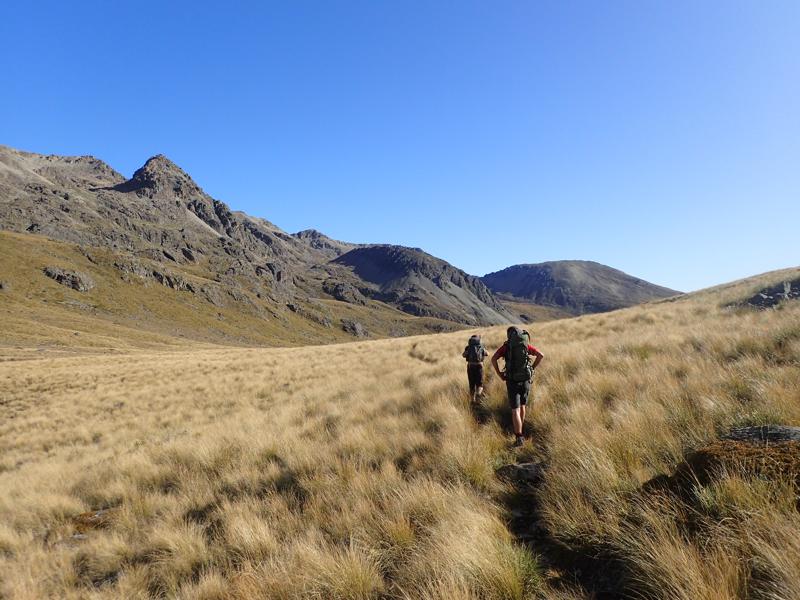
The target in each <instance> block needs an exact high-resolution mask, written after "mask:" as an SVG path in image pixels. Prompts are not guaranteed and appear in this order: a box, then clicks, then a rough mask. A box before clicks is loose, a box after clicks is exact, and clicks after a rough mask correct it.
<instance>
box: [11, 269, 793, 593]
mask: <svg viewBox="0 0 800 600" xmlns="http://www.w3.org/2000/svg"><path fill="white" fill-rule="evenodd" d="M774 277H776V276H773V278H774ZM768 279H769V277H767V278H765V279H764V280H763V281H767V280H768ZM756 283H758V282H755V281H754V282H745V283H743V284H740V285H739V286H733V287H728V288H722V289H717V290H712V291H710V292H706V293H703V294H699V295H697V296H695V297H690V298H686V299H682V300H678V301H672V302H660V303H656V304H651V305H647V306H643V307H636V308H632V309H628V310H623V311H618V312H615V313H610V314H603V315H595V316H584V317H580V318H576V319H569V320H563V321H557V322H551V323H545V324H542V325H538V326H535V327H534V328H533V330H532V333H533V337H534V343H535V344H536V345H537V346H538V347H539V348H540V349H541V350H542V351H543V352H544V353H545V361H544V362H543V363H542V366H541V368H540V370H539V372H538V373H537V376H536V381H535V385H534V400H533V405H532V409H531V411H530V413H529V414H530V416H529V419H528V428H529V431H530V433H531V434H532V438H533V443H532V445H529V446H528V447H527V448H525V449H523V450H522V452H521V453H519V454H515V452H514V451H512V449H511V448H510V447H509V437H508V433H507V429H506V428H507V423H508V415H507V409H506V404H505V398H504V388H503V386H502V383H501V382H499V381H498V380H497V378H493V377H490V378H489V380H488V382H487V393H488V398H487V401H486V404H487V407H486V410H487V411H488V413H489V415H490V416H491V417H492V418H490V419H489V420H488V422H487V423H485V424H479V423H477V422H476V420H475V419H474V417H473V416H472V414H471V412H470V410H469V406H468V397H467V390H466V389H465V387H466V381H465V379H466V377H465V373H464V365H463V359H461V358H460V352H461V350H462V349H463V345H464V342H465V340H466V337H467V334H465V333H464V332H461V333H458V334H443V335H436V336H424V337H415V338H402V339H394V340H378V341H369V342H366V341H365V342H356V343H350V344H341V345H334V346H322V347H306V348H291V349H274V348H273V349H267V348H257V349H254V348H224V347H202V348H197V349H191V348H189V349H186V348H178V349H171V350H164V351H153V350H149V351H136V350H127V351H126V352H125V353H124V354H120V355H84V356H75V357H56V358H48V357H42V358H35V359H29V360H15V361H10V362H3V363H0V406H1V407H2V411H3V417H4V418H3V420H2V424H0V597H2V598H15V599H16V598H47V597H54V598H56V597H57V598H121V597H124V598H159V597H168V598H173V597H174V598H206V599H216V598H343V599H344V598H430V599H433V598H437V599H438V598H452V599H456V598H459V599H460V598H497V599H505V598H530V597H549V598H579V597H584V594H583V592H581V590H580V589H579V588H578V587H577V586H573V585H572V582H571V580H570V576H569V574H565V575H567V576H565V577H562V578H560V579H559V577H558V575H559V573H551V572H550V571H548V572H546V573H545V572H544V570H543V569H542V567H541V566H540V563H541V562H542V561H543V560H544V561H545V562H546V560H547V557H546V556H545V557H537V556H536V552H537V549H536V548H533V549H531V548H529V547H527V546H524V545H522V544H520V543H518V542H517V541H516V540H515V539H514V538H513V536H512V534H511V533H510V532H509V530H508V528H507V526H506V514H505V509H504V507H503V503H502V501H503V500H502V499H503V498H504V497H506V495H507V494H509V493H511V490H510V489H509V488H508V487H507V486H506V484H504V483H502V482H501V481H499V480H498V478H497V477H496V476H495V469H496V468H497V467H499V466H501V465H502V464H505V463H508V462H513V461H515V460H518V459H519V458H520V457H523V458H539V459H544V460H545V461H546V467H547V468H546V471H545V475H544V479H543V482H542V484H541V486H540V488H539V491H538V495H537V502H538V505H539V507H540V512H541V517H542V519H543V523H544V525H545V527H546V529H547V534H548V535H549V536H550V537H551V538H553V539H555V540H558V541H560V542H561V543H563V544H565V545H567V546H569V547H571V548H572V549H574V550H575V551H576V552H584V553H588V554H591V553H606V554H607V555H608V556H613V557H614V558H615V559H616V560H617V561H619V562H621V563H622V564H623V565H624V568H625V572H626V575H625V577H626V580H625V584H624V585H625V586H626V588H625V589H626V591H627V592H628V593H631V594H638V595H639V596H641V597H647V598H687V599H689V598H699V599H702V598H707V599H717V598H720V599H721V598H742V597H752V598H775V599H777V598H792V597H798V596H800V586H799V585H798V583H797V581H798V577H797V573H798V569H800V544H798V542H797V540H798V539H799V537H798V533H799V532H800V528H798V525H800V517H799V516H798V512H797V504H796V497H797V488H796V485H795V482H794V481H792V480H789V479H786V480H782V479H781V478H780V477H777V478H775V477H773V478H770V477H762V476H759V475H757V474H756V475H754V474H753V473H752V472H750V471H748V470H747V469H744V468H743V469H741V470H738V471H737V470H736V469H735V468H733V467H732V468H731V469H730V470H729V471H727V472H721V473H719V476H718V477H715V478H714V479H713V480H712V481H709V482H707V483H705V484H702V485H701V484H698V485H696V486H694V487H693V488H692V489H690V490H688V492H687V494H688V496H687V497H684V498H678V497H674V496H671V495H668V494H647V493H645V492H644V491H643V486H644V484H646V483H647V482H648V481H650V480H651V479H653V478H654V477H657V476H659V475H663V474H671V473H672V472H673V471H674V470H675V468H676V466H677V465H679V464H680V463H681V462H682V460H683V457H684V455H685V454H686V453H687V452H688V451H690V450H692V449H697V448H700V447H703V446H705V445H708V444H709V443H711V442H713V441H715V440H717V439H718V437H719V436H720V434H722V433H724V432H725V431H726V430H727V429H729V428H730V427H732V426H735V425H742V424H761V423H771V422H780V423H783V424H789V425H798V424H800V395H799V393H798V392H799V391H800V369H798V366H799V365H800V307H798V305H797V303H794V304H787V305H785V306H784V307H782V308H781V309H779V310H774V311H765V312H758V311H751V310H741V309H740V310H736V309H729V308H725V307H724V304H725V303H726V302H728V301H730V300H733V299H736V298H739V297H743V296H744V295H746V294H747V293H748V292H749V291H750V288H751V287H752V286H753V285H755V284H756ZM483 334H484V341H485V342H486V343H487V346H488V347H489V348H490V349H494V348H495V347H497V346H498V345H499V343H500V342H501V341H502V339H503V337H504V330H503V328H494V329H490V330H486V331H483ZM101 509H109V511H108V512H107V513H104V517H103V518H102V519H101V524H98V526H97V527H93V528H92V527H89V528H86V530H85V531H84V533H81V534H78V536H77V537H76V536H75V534H76V531H77V530H76V525H75V516H76V515H79V514H81V513H84V512H86V511H97V510H101ZM580 583H582V584H584V585H587V583H590V582H586V581H583V582H580Z"/></svg>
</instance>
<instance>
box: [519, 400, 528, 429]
mask: <svg viewBox="0 0 800 600" xmlns="http://www.w3.org/2000/svg"><path fill="white" fill-rule="evenodd" d="M525 408H527V407H526V406H525V405H524V404H523V405H522V406H520V407H519V432H520V434H521V433H522V430H523V428H524V427H525Z"/></svg>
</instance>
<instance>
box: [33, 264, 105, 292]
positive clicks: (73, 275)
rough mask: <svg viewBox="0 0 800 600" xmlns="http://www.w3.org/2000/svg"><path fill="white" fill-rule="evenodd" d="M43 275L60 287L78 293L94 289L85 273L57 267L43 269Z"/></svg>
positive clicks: (91, 281)
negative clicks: (63, 286)
mask: <svg viewBox="0 0 800 600" xmlns="http://www.w3.org/2000/svg"><path fill="white" fill-rule="evenodd" d="M44 274H45V275H47V276H48V277H49V278H50V279H52V280H54V281H56V282H58V283H60V284H61V285H65V286H67V287H69V288H72V289H73V290H77V291H79V292H88V291H89V290H91V289H92V288H93V287H94V281H93V280H92V278H91V277H89V276H88V275H86V274H85V273H79V272H77V271H68V270H66V269H60V268H58V267H45V269H44Z"/></svg>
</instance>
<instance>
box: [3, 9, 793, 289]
mask: <svg viewBox="0 0 800 600" xmlns="http://www.w3.org/2000/svg"><path fill="white" fill-rule="evenodd" d="M0 56H2V59H0V60H2V69H0V83H2V93H0V143H3V144H7V145H10V146H13V147H16V148H20V149H24V150H30V151H34V152H42V153H54V154H93V155H95V156H98V157H100V158H102V159H104V160H105V161H107V162H108V163H109V164H111V165H112V166H113V167H114V168H116V169H117V170H119V171H120V172H122V173H123V174H125V175H128V176H129V175H130V174H131V173H132V172H133V171H134V170H135V169H136V168H138V167H139V166H141V164H142V163H143V162H144V161H145V160H146V159H147V158H148V157H149V156H151V155H153V154H157V153H164V154H166V155H168V156H169V157H170V158H172V159H173V160H174V161H175V162H177V163H178V164H179V165H180V166H182V167H183V168H184V169H186V170H187V171H188V172H189V173H190V174H191V175H192V176H193V177H194V178H195V179H196V180H197V182H198V183H199V184H200V185H201V186H202V187H203V188H204V189H205V190H206V191H207V192H209V193H210V194H211V195H213V196H214V197H217V198H220V199H221V200H224V201H226V202H228V203H229V204H230V205H231V206H232V207H233V208H234V209H238V210H244V211H246V212H248V213H250V214H253V215H257V216H261V217H265V218H267V219H269V220H271V221H272V222H274V223H276V224H277V225H279V226H280V227H282V228H284V229H286V230H288V231H297V230H300V229H305V228H311V227H313V228H316V229H319V230H321V231H323V232H325V233H326V234H328V235H330V236H332V237H335V238H339V239H343V240H348V241H356V242H388V243H399V244H405V245H409V246H419V247H422V248H424V249H425V250H427V251H428V252H431V253H432V254H434V255H437V256H440V257H442V258H444V259H446V260H448V261H450V262H452V263H453V264H455V265H456V266H458V267H461V268H463V269H464V270H466V271H468V272H470V273H473V274H478V275H481V274H484V273H486V272H489V271H494V270H497V269H500V268H503V267H505V266H508V265H511V264H515V263H523V262H539V261H543V260H557V259H571V258H580V259H589V260H596V261H599V262H602V263H605V264H608V265H611V266H614V267H617V268H620V269H622V270H624V271H627V272H629V273H631V274H634V275H637V276H640V277H643V278H645V279H648V280H650V281H653V282H656V283H659V284H662V285H666V286H670V287H673V288H677V289H682V290H691V289H697V288H700V287H704V286H707V285H712V284H716V283H722V282H725V281H728V280H732V279H735V278H739V277H744V276H747V275H750V274H755V273H758V272H762V271H766V270H770V269H776V268H781V267H786V266H793V265H797V264H800V251H798V247H800V245H799V244H798V222H800V2H796V1H787V2H781V1H770V2H757V1H752V2H736V1H725V2H714V1H701V2H697V1H694V0H693V1H680V0H679V1H669V2H667V1H663V2H655V1H644V2H642V1H630V2H624V1H614V2H593V1H592V2H588V1H587V2H555V1H553V2H535V1H531V2H514V1H511V2H501V3H499V2H451V1H448V2H444V1H442V2H411V1H403V2H401V1H399V0H397V1H385V2H383V1H377V0H370V1H366V0H365V1H361V2H343V1H342V2H331V1H319V2H308V1H302V0H300V1H295V0H292V1H289V0H287V1H286V2H282V3H277V2H230V3H222V2H215V3H212V2H169V1H163V0H162V1H159V2H147V1H140V2H133V1H131V2H118V3H117V2H107V1H79V0H76V1H75V2H61V1H59V2H52V1H45V0H41V1H39V2H23V1H21V0H16V1H15V0H11V1H9V2H5V3H3V6H2V7H0Z"/></svg>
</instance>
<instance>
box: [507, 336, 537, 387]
mask: <svg viewBox="0 0 800 600" xmlns="http://www.w3.org/2000/svg"><path fill="white" fill-rule="evenodd" d="M528 342H529V335H528V332H527V331H523V330H522V329H519V328H518V327H512V328H511V329H510V330H509V332H508V341H507V342H506V345H507V348H506V356H505V359H506V378H507V381H510V382H512V383H522V382H523V381H530V379H531V377H532V376H533V368H532V367H531V359H530V356H529V355H528Z"/></svg>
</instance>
